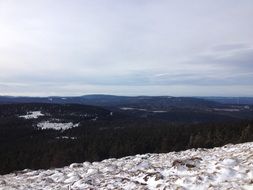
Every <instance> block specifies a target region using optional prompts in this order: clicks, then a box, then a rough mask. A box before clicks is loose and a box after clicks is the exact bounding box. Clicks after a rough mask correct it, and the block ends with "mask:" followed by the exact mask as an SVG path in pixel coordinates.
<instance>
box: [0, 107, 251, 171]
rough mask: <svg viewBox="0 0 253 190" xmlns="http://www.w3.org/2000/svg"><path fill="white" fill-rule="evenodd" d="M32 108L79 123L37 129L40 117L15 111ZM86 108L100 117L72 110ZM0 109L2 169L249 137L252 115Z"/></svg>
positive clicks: (62, 163) (58, 164)
mask: <svg viewBox="0 0 253 190" xmlns="http://www.w3.org/2000/svg"><path fill="white" fill-rule="evenodd" d="M31 108H33V109H41V110H43V111H44V112H50V114H51V115H50V117H54V118H55V117H57V118H61V117H62V118H61V119H64V120H68V121H70V120H71V121H73V122H74V121H76V122H77V121H78V122H79V127H76V128H71V129H68V130H64V131H63V130H60V131H59V130H53V129H47V130H38V128H36V126H35V125H34V123H36V122H37V120H38V119H31V120H28V119H22V118H19V117H17V113H21V112H22V113H24V112H25V110H26V109H28V110H29V109H31ZM84 111H85V113H87V112H89V111H90V112H96V114H95V115H96V117H98V118H99V119H97V120H96V121H95V120H94V119H92V118H90V117H88V118H80V117H77V116H76V114H77V113H78V114H79V115H82V114H81V112H84ZM0 113H1V117H0V163H1V164H0V173H1V174H6V173H10V172H13V171H19V170H22V169H27V168H28V169H41V168H44V169H47V168H55V167H62V166H66V165H68V164H71V163H74V162H84V161H90V162H93V161H100V160H103V159H106V158H119V157H123V156H129V155H135V154H143V153H166V152H170V151H181V150H185V149H191V148H212V147H215V146H221V145H225V144H228V143H242V142H247V141H253V121H252V120H246V119H244V120H241V119H240V120H236V121H231V122H229V121H225V122H221V121H215V120H214V121H213V122H210V121H208V122H198V123H196V122H183V123H176V122H169V121H167V120H162V119H157V118H138V117H133V116H127V115H122V114H118V113H115V114H114V115H113V116H110V112H109V111H107V110H104V109H101V108H97V107H90V106H80V105H71V106H70V105H66V106H63V105H50V106H49V105H43V104H35V105H30V104H29V105H27V104H24V105H23V104H22V105H13V104H11V105H2V106H0ZM4 113H5V114H4ZM59 113H61V114H59ZM70 113H71V114H70ZM64 114H66V115H68V116H69V117H66V116H65V115H64ZM43 119H50V118H49V116H44V117H43V118H41V119H40V120H43ZM51 119H52V118H51Z"/></svg>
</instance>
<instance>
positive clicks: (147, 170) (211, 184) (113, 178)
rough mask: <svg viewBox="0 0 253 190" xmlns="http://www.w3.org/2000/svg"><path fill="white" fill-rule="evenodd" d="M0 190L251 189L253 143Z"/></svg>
mask: <svg viewBox="0 0 253 190" xmlns="http://www.w3.org/2000/svg"><path fill="white" fill-rule="evenodd" d="M0 189H6V190H7V189H8V190H11V189H26V190H29V189H30V190H36V189H62V190H64V189H66V190H68V189H71V190H77V189H178V190H179V189H180V190H184V189H192V190H196V189H197V190H203V189H210V190H218V189H219V190H220V189H221V190H222V189H236V190H239V189H247V190H248V189H253V143H244V144H238V145H226V146H224V147H221V148H214V149H197V150H193V149H192V150H187V151H182V152H171V153H167V154H144V155H136V156H129V157H125V158H121V159H108V160H104V161H102V162H93V163H89V162H84V163H81V164H71V165H70V166H68V167H64V168H57V169H52V170H37V171H30V170H24V171H20V172H16V173H12V174H8V175H4V176H0Z"/></svg>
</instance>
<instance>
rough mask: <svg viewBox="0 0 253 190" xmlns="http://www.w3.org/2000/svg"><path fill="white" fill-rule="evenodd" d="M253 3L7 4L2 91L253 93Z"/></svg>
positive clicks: (0, 22) (0, 10)
mask: <svg viewBox="0 0 253 190" xmlns="http://www.w3.org/2000/svg"><path fill="white" fill-rule="evenodd" d="M252 18H253V1H252V0H240V1H238V0H184V1H183V0H22V1H20V0H0V95H13V96H56V95H59V96H78V95H84V94H115V95H170V96H253V23H252Z"/></svg>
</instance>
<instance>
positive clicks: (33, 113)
mask: <svg viewBox="0 0 253 190" xmlns="http://www.w3.org/2000/svg"><path fill="white" fill-rule="evenodd" d="M40 116H44V114H42V113H41V111H31V112H28V113H27V114H26V115H20V116H19V117H22V118H25V119H37V118H39V117H40Z"/></svg>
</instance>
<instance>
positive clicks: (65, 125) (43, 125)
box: [37, 121, 79, 131]
mask: <svg viewBox="0 0 253 190" xmlns="http://www.w3.org/2000/svg"><path fill="white" fill-rule="evenodd" d="M78 126H79V123H77V124H73V123H72V122H69V123H52V122H49V121H45V122H41V123H38V124H37V127H38V128H39V129H53V130H62V131H64V130H68V129H71V128H74V127H78Z"/></svg>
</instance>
